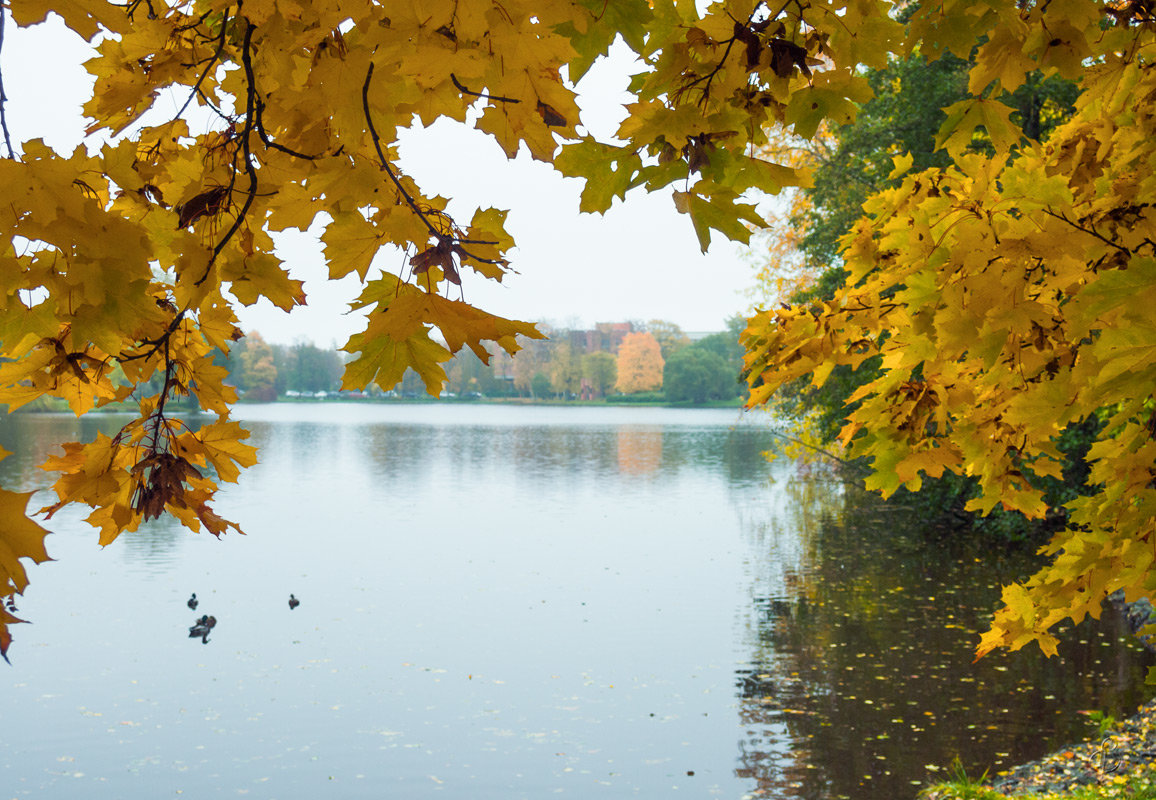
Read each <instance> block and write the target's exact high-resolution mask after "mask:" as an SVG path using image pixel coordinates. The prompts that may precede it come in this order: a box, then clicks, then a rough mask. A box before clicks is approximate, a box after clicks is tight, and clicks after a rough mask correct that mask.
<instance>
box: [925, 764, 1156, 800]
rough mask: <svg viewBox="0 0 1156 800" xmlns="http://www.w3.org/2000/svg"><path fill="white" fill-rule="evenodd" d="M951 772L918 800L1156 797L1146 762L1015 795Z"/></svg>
mask: <svg viewBox="0 0 1156 800" xmlns="http://www.w3.org/2000/svg"><path fill="white" fill-rule="evenodd" d="M953 771H955V773H956V778H955V780H951V781H947V782H945V783H939V784H935V785H934V786H929V787H928V788H926V789H924V790H923V791H922V792H920V793H919V800H1022V798H1031V800H1156V764H1146V765H1144V766H1142V767H1139V768H1137V769H1134V770H1133V771H1131V772H1130V773H1128V774H1126V775H1116V776H1113V777H1109V778H1107V779H1106V780H1103V782H1101V783H1098V784H1095V785H1091V786H1082V787H1080V788H1078V789H1073V790H1072V791H1070V792H1047V793H1039V794H1037V793H1032V794H1016V795H1007V794H1002V793H1000V792H997V791H996V790H994V789H989V788H987V787H985V786H983V785H982V780H983V779H982V778H981V779H980V780H978V781H977V780H971V779H969V778H968V777H967V776H966V775H964V774H963V771H962V770H961V769H958V767H953Z"/></svg>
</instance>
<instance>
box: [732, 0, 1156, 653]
mask: <svg viewBox="0 0 1156 800" xmlns="http://www.w3.org/2000/svg"><path fill="white" fill-rule="evenodd" d="M964 5H965V4H958V5H949V4H944V5H942V6H939V7H935V8H932V7H930V6H925V7H924V8H922V9H920V11H919V12H917V13H916V14H915V15H914V16H913V17H912V20H911V23H910V25H911V35H912V37H914V38H916V39H918V40H919V41H920V42H921V43H922V48H923V51H924V52H926V53H928V54H929V55H935V54H937V53H939V52H945V51H951V52H954V53H956V54H957V55H960V56H966V55H967V54H969V53H970V51H971V49H972V48H973V47H975V46H976V44H977V43H979V45H978V50H977V52H976V56H975V65H974V66H973V67H971V69H970V71H969V92H970V94H971V95H972V96H971V98H970V99H967V100H964V101H961V103H960V104H957V105H956V107H954V108H951V109H949V110H948V119H947V121H946V123H945V126H944V128H943V130H941V132H940V135H939V137H938V142H939V144H940V145H941V146H943V147H944V149H945V150H946V151H947V153H948V154H949V155H950V156H951V158H952V164H951V165H949V166H947V167H944V168H938V169H930V170H925V171H922V172H914V173H913V172H910V171H909V170H910V169H911V166H912V159H911V158H910V157H907V156H897V157H895V159H894V170H893V171H892V173H891V174H890V177H892V178H899V179H901V182H900V183H899V185H897V186H895V187H893V188H889V189H885V190H883V191H881V192H879V193H878V194H876V195H875V196H873V197H872V198H870V199H869V200H868V201H867V203H866V205H865V211H866V216H865V217H864V218H863V219H862V220H860V221H859V222H858V223H857V224H856V225H855V227H854V229H853V230H852V231H851V232H850V233H849V234H848V235H847V236H846V237H845V238H844V240H843V248H844V249H843V251H842V258H843V267H844V269H846V271H847V280H846V283H845V284H844V285H843V286H842V287H841V288H839V289H837V290H836V291H835V292H834V294H833V296H831V297H830V298H829V299H825V300H822V301H816V302H813V303H810V304H802V305H798V306H792V307H786V308H781V309H777V310H775V311H769V312H766V313H763V314H760V315H758V316H757V317H755V318H754V319H752V321H751V325H750V327H749V328H748V331H747V334H746V342H747V346H748V349H749V351H750V352H749V354H748V362H747V363H748V367H749V369H750V371H751V374H752V376H755V377H757V380H758V382H759V384H760V385H759V386H757V387H756V388H754V389H753V390H752V399H753V402H755V403H758V402H764V401H766V400H767V399H768V398H769V396H770V395H771V393H772V392H773V391H774V390H775V389H776V388H778V387H779V386H782V385H784V384H786V383H788V382H789V381H792V380H796V379H799V378H803V377H806V376H809V377H810V380H811V382H812V383H813V384H814V385H815V386H822V385H823V384H824V383H825V382H826V381H827V380H828V379H829V377H830V375H831V373H832V371H833V369H834V368H835V367H836V366H838V365H842V366H845V367H847V368H850V369H856V368H861V366H862V365H863V364H865V363H866V362H868V361H869V360H871V359H877V360H878V363H879V373H878V374H877V375H876V376H874V377H872V378H871V379H870V380H868V381H866V382H864V383H863V384H862V385H861V386H860V387H859V388H858V389H856V390H855V391H854V392H853V393H852V394H851V395H850V396H849V398H848V400H849V401H850V402H852V403H857V404H858V405H857V407H856V408H855V409H854V410H853V411H852V412H851V413H849V414H848V416H847V419H846V423H845V424H844V426H843V428H842V430H841V432H840V440H841V441H842V443H843V444H844V445H845V446H846V448H847V449H848V452H849V453H850V454H851V455H852V456H853V457H860V458H864V459H867V460H869V462H870V464H871V467H872V470H873V473H872V475H871V477H870V478H869V479H868V485H869V486H870V487H871V488H874V489H876V490H878V491H880V492H882V493H883V494H885V495H889V494H891V493H893V492H895V491H896V490H898V489H899V487H901V486H903V487H906V488H908V489H913V490H914V489H918V488H919V487H920V486H921V484H922V482H923V480H924V477H925V476H926V477H933V478H934V477H938V476H941V475H943V474H944V473H945V472H953V473H957V474H960V475H965V476H968V477H969V478H971V479H973V480H974V481H975V482H976V485H977V492H978V494H977V496H976V497H975V498H974V499H972V500H971V501H970V502H969V503H968V507H967V508H968V510H969V511H975V512H978V513H988V512H990V511H991V510H992V509H993V508H995V507H996V506H1002V507H1003V508H1005V509H1011V510H1015V511H1018V512H1020V513H1022V514H1023V515H1025V516H1026V517H1028V518H1031V519H1044V518H1046V517H1047V516H1048V514H1049V511H1050V509H1049V502H1048V499H1047V498H1046V496H1045V494H1046V493H1045V489H1044V488H1043V487H1042V486H1041V484H1040V482H1039V481H1037V480H1036V478H1037V477H1050V478H1053V479H1062V478H1063V474H1062V470H1063V464H1064V461H1065V457H1064V454H1063V452H1062V451H1061V449H1060V444H1059V443H1060V437H1061V435H1062V433H1063V431H1064V430H1065V428H1067V427H1068V426H1070V425H1085V424H1086V427H1085V430H1086V431H1094V433H1092V434H1091V435H1090V438H1091V442H1090V446H1089V447H1088V451H1087V462H1088V464H1089V465H1090V466H1089V473H1088V477H1087V480H1088V483H1089V484H1090V485H1092V486H1095V487H1096V488H1097V490H1096V491H1094V492H1093V493H1091V494H1089V495H1087V496H1083V497H1077V498H1075V499H1069V500H1068V502H1067V503H1066V504H1065V506H1064V509H1065V512H1064V513H1065V514H1066V515H1067V516H1068V524H1067V526H1066V527H1065V528H1064V530H1062V531H1060V532H1059V533H1057V534H1056V536H1055V537H1054V538H1053V540H1052V541H1051V543H1050V544H1049V545H1048V546H1047V547H1046V548H1044V550H1043V553H1044V554H1045V555H1047V556H1048V557H1049V561H1048V563H1047V564H1046V565H1045V566H1044V567H1043V568H1042V569H1041V570H1040V571H1039V572H1038V573H1037V574H1036V575H1034V576H1032V577H1031V578H1030V579H1028V580H1027V581H1025V582H1022V583H1016V584H1012V585H1010V586H1008V587H1006V588H1005V590H1004V594H1003V604H1004V605H1003V608H1002V609H1001V610H1000V611H999V612H998V613H997V614H996V618H995V621H994V623H993V626H992V629H991V630H990V631H989V632H988V633H986V634H985V635H984V636H983V637H982V640H981V643H980V645H979V648H978V652H979V654H980V655H982V654H983V653H986V652H988V651H989V650H991V649H992V648H994V647H998V646H1006V647H1010V648H1012V649H1016V648H1019V647H1022V646H1023V645H1024V644H1027V643H1029V642H1033V641H1034V642H1037V643H1038V644H1039V646H1040V647H1041V648H1042V649H1043V650H1044V651H1045V652H1048V653H1054V652H1055V646H1056V641H1057V640H1056V638H1055V635H1054V634H1053V633H1052V632H1051V631H1052V628H1053V627H1054V626H1055V625H1056V624H1057V623H1059V622H1060V621H1061V620H1064V619H1071V620H1073V621H1076V622H1078V621H1080V620H1081V619H1082V618H1083V617H1084V616H1085V615H1087V614H1091V615H1093V616H1098V615H1099V613H1100V606H1101V602H1102V600H1103V599H1104V598H1105V596H1106V595H1107V594H1109V593H1111V592H1113V591H1116V590H1123V591H1124V593H1125V595H1126V596H1127V598H1128V599H1135V598H1137V597H1140V596H1144V595H1148V594H1150V593H1152V592H1153V591H1154V590H1156V583H1154V581H1156V579H1154V578H1153V574H1154V573H1153V571H1152V570H1151V566H1152V563H1153V558H1154V553H1156V550H1154V549H1153V542H1154V539H1153V537H1154V536H1156V488H1154V487H1156V480H1154V476H1156V467H1154V466H1153V464H1154V463H1156V461H1154V456H1156V422H1154V420H1156V417H1154V413H1153V408H1152V399H1151V398H1152V396H1153V388H1154V380H1156V330H1154V329H1153V325H1152V323H1151V320H1150V316H1151V315H1150V311H1149V309H1150V304H1151V303H1152V302H1153V299H1154V298H1153V296H1152V293H1153V286H1154V285H1156V284H1154V280H1153V279H1154V278H1156V272H1154V271H1153V270H1154V269H1156V212H1154V211H1153V209H1154V208H1156V203H1154V200H1156V194H1154V190H1156V182H1154V178H1153V172H1152V171H1151V170H1150V169H1148V168H1147V167H1146V166H1143V165H1148V164H1151V163H1152V160H1153V157H1154V156H1153V150H1152V148H1153V142H1156V127H1154V126H1156V73H1154V72H1153V70H1152V66H1151V65H1152V55H1153V54H1154V53H1156V19H1153V18H1152V16H1151V14H1150V13H1148V12H1146V11H1144V10H1143V9H1140V8H1137V9H1133V10H1134V11H1135V13H1133V14H1129V15H1126V16H1127V21H1126V22H1125V21H1121V19H1120V17H1119V15H1118V14H1117V13H1115V12H1112V13H1108V12H1107V11H1106V9H1105V7H1102V6H1100V5H1098V4H1096V3H1092V2H1072V3H1068V4H1065V5H1064V7H1063V10H1062V11H1061V10H1058V9H1057V8H1056V7H1054V6H1053V5H1051V4H1045V5H1040V6H1035V5H1029V6H1026V7H1023V8H1013V7H1010V6H1009V7H1007V8H1002V9H994V8H992V9H989V10H985V11H982V12H980V13H972V12H971V10H966V11H965V10H964ZM1036 69H1040V70H1044V71H1045V72H1048V73H1054V74H1057V75H1059V76H1060V77H1063V78H1065V79H1068V80H1074V81H1077V82H1078V85H1079V87H1080V90H1081V94H1080V96H1079V99H1078V100H1077V102H1076V106H1075V112H1074V114H1073V115H1072V117H1071V119H1070V120H1068V121H1067V122H1065V123H1064V124H1062V125H1060V126H1058V127H1057V128H1056V129H1055V130H1054V131H1053V132H1052V133H1051V134H1050V136H1048V137H1047V138H1046V139H1045V140H1044V141H1042V142H1034V141H1030V140H1025V139H1023V137H1022V131H1020V130H1019V129H1018V128H1016V127H1015V126H1014V124H1013V123H1012V122H1011V120H1010V107H1008V106H1003V109H1004V110H999V109H997V108H996V107H995V105H996V104H998V103H999V101H998V100H997V99H995V98H996V97H998V95H999V93H1000V91H1001V90H1002V91H1006V90H1011V89H1015V88H1018V87H1019V86H1020V85H1022V84H1023V82H1024V81H1025V80H1026V79H1027V76H1028V74H1029V73H1030V72H1031V71H1033V70H1036ZM980 126H982V127H983V128H985V129H986V135H987V137H988V139H989V141H990V144H991V150H992V152H991V154H990V155H988V154H985V153H983V152H977V151H975V149H974V148H971V147H970V146H969V145H970V143H971V142H972V141H973V139H974V135H975V132H976V130H977V129H978V128H979V127H980ZM1093 418H1094V419H1095V420H1096V422H1095V423H1094V424H1087V423H1086V421H1088V420H1092V419H1093Z"/></svg>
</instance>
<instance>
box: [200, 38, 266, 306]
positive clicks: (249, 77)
mask: <svg viewBox="0 0 1156 800" xmlns="http://www.w3.org/2000/svg"><path fill="white" fill-rule="evenodd" d="M245 22H246V25H247V27H246V28H245V41H244V43H243V44H242V45H241V62H242V63H243V64H244V66H245V81H246V84H247V86H246V92H245V128H244V130H242V131H241V155H242V157H243V158H244V161H245V174H246V175H248V176H249V190H248V191H247V192H246V193H245V202H244V203H243V204H242V205H241V210H240V211H238V212H237V216H235V217H234V218H233V224H232V225H230V226H229V230H227V231H225V235H224V236H222V237H221V239H220V241H218V242H217V244H216V245H215V246H214V247H213V254H212V256H210V258H209V263H208V264H207V265H206V266H205V274H204V275H202V276H201V277H200V278H199V279H198V280H197V282H196V285H197V286H200V285H201V284H202V283H204V282H205V279H206V278H208V277H209V271H210V270H211V269H212V267H213V264H214V263H216V261H217V256H219V255H220V254H221V251H222V250H224V249H225V245H227V244H228V243H229V240H230V239H232V238H233V234H235V233H236V232H237V230H238V229H239V228H240V227H241V223H242V222H243V221H244V219H245V214H247V213H248V212H249V208H250V207H251V206H252V205H253V198H255V197H256V196H257V168H256V167H254V166H253V154H252V152H251V151H250V150H249V137H250V136H252V134H253V120H254V117H255V115H256V111H255V109H256V104H257V100H256V97H257V88H256V78H255V77H254V76H253V59H252V43H253V31H255V30H256V29H257V26H256V25H254V24H253V23H252V22H249V21H248V20H246V21H245ZM236 163H237V156H236V152H235V151H234V154H233V164H234V169H233V174H232V177H231V178H230V180H229V191H228V194H229V196H230V197H231V196H232V193H233V184H234V182H235V181H236V179H237V170H236Z"/></svg>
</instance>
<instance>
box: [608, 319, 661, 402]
mask: <svg viewBox="0 0 1156 800" xmlns="http://www.w3.org/2000/svg"><path fill="white" fill-rule="evenodd" d="M665 363H666V362H665V361H663V358H662V347H661V346H660V345H659V344H658V340H657V339H655V338H654V336H653V335H651V334H649V333H628V334H626V336H624V337H623V339H622V344H620V345H619V346H618V383H617V389H618V391H619V392H622V393H623V394H633V393H635V392H657V391H658V390H659V389H661V388H662V367H663V365H664V364H665Z"/></svg>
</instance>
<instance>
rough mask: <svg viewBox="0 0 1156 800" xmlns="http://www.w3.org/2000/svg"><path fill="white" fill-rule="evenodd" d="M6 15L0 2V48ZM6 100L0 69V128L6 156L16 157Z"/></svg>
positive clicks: (2, 74) (2, 42)
mask: <svg viewBox="0 0 1156 800" xmlns="http://www.w3.org/2000/svg"><path fill="white" fill-rule="evenodd" d="M6 16H8V15H7V13H6V12H5V8H4V5H3V3H0V50H3V49H4V18H5V17H6ZM7 102H8V95H7V94H5V93H4V71H3V70H2V69H0V129H3V131H4V146H5V147H7V148H8V156H7V157H8V158H11V159H13V160H15V159H16V151H15V150H13V149H12V137H11V136H10V135H9V133H8V115H7V113H6V110H5V108H4V106H5V104H6V103H7Z"/></svg>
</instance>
